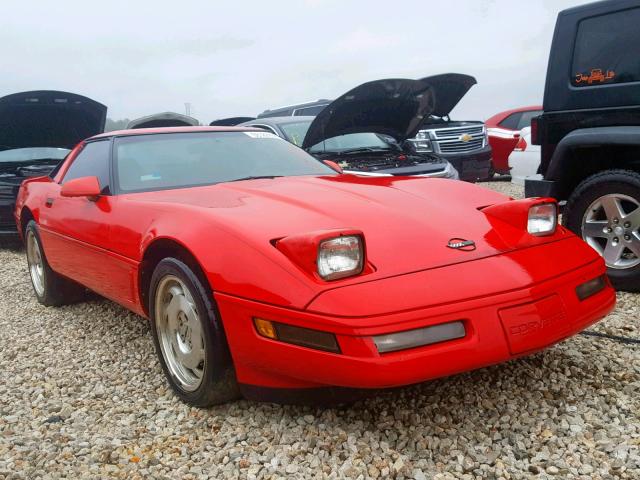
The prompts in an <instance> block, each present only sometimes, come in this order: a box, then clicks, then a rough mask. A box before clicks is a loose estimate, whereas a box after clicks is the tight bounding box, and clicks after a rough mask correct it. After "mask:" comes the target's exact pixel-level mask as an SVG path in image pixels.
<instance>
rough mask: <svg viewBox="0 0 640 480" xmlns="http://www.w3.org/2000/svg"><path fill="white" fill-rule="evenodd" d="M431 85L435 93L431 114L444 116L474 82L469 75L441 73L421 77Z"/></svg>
mask: <svg viewBox="0 0 640 480" xmlns="http://www.w3.org/2000/svg"><path fill="white" fill-rule="evenodd" d="M421 80H422V81H423V82H426V83H427V84H429V85H430V86H431V88H432V89H433V92H434V94H435V105H434V107H433V111H432V112H431V115H436V116H438V117H446V116H447V115H449V114H450V113H451V110H453V109H454V108H455V106H456V105H457V104H458V103H459V102H460V100H461V99H462V97H464V96H465V95H466V94H467V92H468V91H469V89H470V88H471V87H473V86H474V85H475V84H476V83H478V82H477V81H476V79H475V78H474V77H472V76H471V75H463V74H462V73H443V74H441V75H434V76H432V77H425V78H423V79H421Z"/></svg>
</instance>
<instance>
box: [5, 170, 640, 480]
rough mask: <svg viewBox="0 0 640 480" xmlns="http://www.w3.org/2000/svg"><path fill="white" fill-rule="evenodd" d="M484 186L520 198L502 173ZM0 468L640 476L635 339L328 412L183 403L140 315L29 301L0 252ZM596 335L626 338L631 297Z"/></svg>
mask: <svg viewBox="0 0 640 480" xmlns="http://www.w3.org/2000/svg"><path fill="white" fill-rule="evenodd" d="M486 185H487V186H489V187H490V188H495V189H499V190H502V191H509V194H511V195H513V196H518V195H521V189H519V187H514V186H512V185H511V184H509V183H506V182H493V183H490V184H486ZM0 293H1V295H0V478H2V479H4V478H7V479H9V478H29V479H38V478H42V479H45V478H74V479H75V478H106V477H112V478H127V479H136V478H181V479H182V478H184V479H205V478H283V477H287V478H414V479H427V478H434V479H449V478H464V479H480V478H482V479H485V478H488V479H491V478H496V479H497V478H504V479H516V478H584V479H590V478H628V479H631V478H636V479H637V478H640V451H639V449H640V422H639V420H638V417H639V414H640V399H639V397H638V391H639V390H640V353H639V349H638V346H631V345H625V344H621V343H618V342H614V341H611V340H608V339H599V338H593V337H585V336H577V337H574V338H572V339H570V340H568V341H566V342H564V343H563V344H561V345H558V346H556V347H554V348H552V349H550V350H547V351H546V352H543V353H540V354H537V355H534V356H531V357H528V358H525V359H521V360H518V361H514V362H510V363H507V364H504V365H499V366H495V367H491V368H486V369H482V370H478V371H475V372H470V373H466V374H463V375H458V376H456V377H452V378H446V379H441V380H437V381H434V382H430V383H425V384H422V385H418V386H414V387H409V388H404V389H398V390H395V391H391V392H387V393H383V394H381V395H379V396H377V397H375V398H371V399H368V400H364V401H361V402H358V403H356V404H354V405H352V406H350V407H345V408H340V409H319V408H311V407H292V406H277V405H271V404H257V403H251V402H247V401H239V402H236V403H233V404H229V405H224V406H220V407H216V408H211V409H209V410H198V409H194V408H190V407H188V406H186V405H184V404H182V403H181V402H179V401H178V400H177V399H176V398H175V397H174V396H173V395H172V393H171V391H170V390H169V389H168V388H167V385H166V383H165V380H164V378H163V376H162V372H161V370H160V367H159V366H158V363H157V361H156V357H155V353H154V350H153V344H152V340H151V335H150V332H149V328H148V326H147V324H146V323H145V322H144V321H142V320H141V319H140V318H138V317H136V316H134V315H132V314H130V313H128V312H127V311H125V310H124V309H122V308H120V307H118V306H116V305H115V304H113V303H111V302H109V301H106V300H102V299H99V298H93V299H91V300H90V301H88V302H87V303H83V304H78V305H74V306H70V307H64V308H59V309H52V308H44V307H41V306H40V305H38V304H37V303H36V301H35V299H34V296H33V294H32V292H31V286H30V284H29V282H28V278H27V273H26V268H25V261H24V259H23V254H22V252H16V251H8V250H0ZM618 298H619V302H620V303H619V307H618V309H617V310H616V312H615V313H614V314H612V315H610V316H609V317H608V318H607V319H605V320H604V321H603V322H601V323H600V324H598V325H597V326H595V327H594V330H597V331H601V332H608V333H613V334H617V335H625V336H630V337H636V338H640V327H639V324H640V321H639V320H638V319H639V317H640V295H631V294H620V295H619V297H618Z"/></svg>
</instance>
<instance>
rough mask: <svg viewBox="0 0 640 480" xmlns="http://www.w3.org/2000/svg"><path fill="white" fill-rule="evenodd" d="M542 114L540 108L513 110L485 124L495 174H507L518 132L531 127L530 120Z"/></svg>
mask: <svg viewBox="0 0 640 480" xmlns="http://www.w3.org/2000/svg"><path fill="white" fill-rule="evenodd" d="M541 114H542V106H541V105H536V106H532V107H522V108H515V109H513V110H506V111H504V112H500V113H497V114H495V115H494V116H493V117H491V118H490V119H488V120H487V121H486V122H485V125H486V126H487V135H488V136H489V144H490V145H491V149H492V150H493V159H492V161H493V169H494V171H495V173H500V174H508V173H509V170H510V168H509V155H511V152H513V149H514V148H515V147H516V145H517V144H518V140H519V139H520V130H522V129H523V128H524V127H530V126H531V119H532V118H534V117H537V116H538V115H541Z"/></svg>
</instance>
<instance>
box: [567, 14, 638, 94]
mask: <svg viewBox="0 0 640 480" xmlns="http://www.w3.org/2000/svg"><path fill="white" fill-rule="evenodd" d="M638 25H640V8H632V9H628V10H622V11H619V12H614V13H608V14H605V15H600V16H597V17H591V18H586V19H584V20H582V21H581V22H580V23H579V24H578V33H577V34H576V43H575V50H574V52H573V66H572V69H571V83H572V84H573V85H574V86H576V87H585V86H590V85H602V84H608V83H627V82H637V81H640V62H639V61H638V50H640V28H638Z"/></svg>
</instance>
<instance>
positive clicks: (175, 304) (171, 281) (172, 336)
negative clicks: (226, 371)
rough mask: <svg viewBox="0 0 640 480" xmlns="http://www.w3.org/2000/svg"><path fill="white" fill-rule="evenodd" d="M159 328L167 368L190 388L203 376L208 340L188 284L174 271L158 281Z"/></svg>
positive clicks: (192, 388)
mask: <svg viewBox="0 0 640 480" xmlns="http://www.w3.org/2000/svg"><path fill="white" fill-rule="evenodd" d="M155 302H156V305H155V311H156V328H157V332H158V339H159V343H160V349H161V350H162V356H163V357H164V360H165V363H166V365H167V368H168V369H169V371H170V372H171V374H172V376H173V377H174V378H175V380H176V381H177V382H178V384H179V386H180V388H182V389H183V390H185V391H187V392H192V391H194V390H196V389H197V388H198V387H199V386H200V384H201V383H202V380H203V375H204V367H205V358H206V356H205V341H204V335H203V332H202V324H201V323H200V316H199V315H198V310H197V308H196V306H195V303H194V301H193V297H192V295H191V292H189V289H188V288H187V286H186V285H185V284H184V282H182V280H180V279H179V278H178V277H176V276H174V275H167V276H165V277H164V278H162V280H161V281H160V282H159V283H158V287H157V289H156V296H155Z"/></svg>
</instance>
